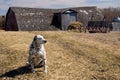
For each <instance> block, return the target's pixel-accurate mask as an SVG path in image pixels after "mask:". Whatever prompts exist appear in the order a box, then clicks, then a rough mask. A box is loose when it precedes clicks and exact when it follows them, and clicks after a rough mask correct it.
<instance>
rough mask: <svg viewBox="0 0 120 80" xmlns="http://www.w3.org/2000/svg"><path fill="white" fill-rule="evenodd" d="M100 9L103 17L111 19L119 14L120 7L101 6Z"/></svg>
mask: <svg viewBox="0 0 120 80" xmlns="http://www.w3.org/2000/svg"><path fill="white" fill-rule="evenodd" d="M101 10H102V12H103V14H104V16H105V19H106V20H107V21H112V20H113V19H114V18H115V17H118V16H120V7H117V8H113V7H110V8H103V9H101Z"/></svg>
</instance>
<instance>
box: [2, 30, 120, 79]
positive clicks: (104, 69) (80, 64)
mask: <svg viewBox="0 0 120 80" xmlns="http://www.w3.org/2000/svg"><path fill="white" fill-rule="evenodd" d="M36 34H42V35H43V36H45V38H46V39H47V40H48V42H47V44H46V45H45V48H46V51H47V64H48V74H47V75H46V74H45V73H43V72H41V71H40V70H42V68H41V69H37V70H38V71H37V72H36V73H35V74H33V73H31V72H30V70H29V69H28V66H26V61H27V56H28V47H29V44H30V42H31V41H32V38H33V37H34V35H36ZM119 35H120V33H108V34H88V33H86V34H84V33H74V32H62V31H58V32H51V31H45V32H1V34H0V64H1V65H0V75H2V77H1V78H0V80H119V79H120V76H119V75H120V62H119V59H120V56H119V51H120V45H118V44H120V36H119Z"/></svg>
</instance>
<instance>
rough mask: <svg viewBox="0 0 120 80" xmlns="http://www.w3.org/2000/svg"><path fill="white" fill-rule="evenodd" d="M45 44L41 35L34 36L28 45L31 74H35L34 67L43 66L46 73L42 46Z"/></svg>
mask: <svg viewBox="0 0 120 80" xmlns="http://www.w3.org/2000/svg"><path fill="white" fill-rule="evenodd" d="M46 42H47V40H46V39H44V37H43V36H41V35H36V36H35V37H34V39H33V41H32V43H31V45H30V49H29V57H28V62H29V64H30V66H31V70H32V72H35V67H36V66H44V72H45V73H47V65H46V61H47V59H46V51H45V48H44V45H43V44H45V43H46Z"/></svg>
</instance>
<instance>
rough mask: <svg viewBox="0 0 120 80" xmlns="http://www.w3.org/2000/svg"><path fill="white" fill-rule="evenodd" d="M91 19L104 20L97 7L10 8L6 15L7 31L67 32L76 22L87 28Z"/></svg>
mask: <svg viewBox="0 0 120 80" xmlns="http://www.w3.org/2000/svg"><path fill="white" fill-rule="evenodd" d="M93 15H94V16H93ZM91 18H92V20H95V21H96V20H97V21H98V20H102V19H103V14H102V13H101V11H100V10H99V9H97V7H95V6H92V7H76V8H65V9H43V8H25V7H10V8H9V10H8V12H7V14H6V23H5V30H6V31H38V30H41V31H42V30H58V29H61V30H66V29H67V26H68V25H69V23H71V22H74V21H79V22H81V23H83V24H84V26H86V25H87V24H88V21H89V20H91Z"/></svg>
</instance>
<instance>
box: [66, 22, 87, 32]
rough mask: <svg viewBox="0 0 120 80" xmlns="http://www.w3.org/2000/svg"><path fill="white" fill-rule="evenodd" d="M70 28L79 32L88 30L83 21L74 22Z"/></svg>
mask: <svg viewBox="0 0 120 80" xmlns="http://www.w3.org/2000/svg"><path fill="white" fill-rule="evenodd" d="M68 30H70V31H75V32H76V31H77V32H86V30H85V27H84V26H83V24H82V23H81V22H72V23H70V25H69V26H68Z"/></svg>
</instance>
